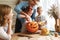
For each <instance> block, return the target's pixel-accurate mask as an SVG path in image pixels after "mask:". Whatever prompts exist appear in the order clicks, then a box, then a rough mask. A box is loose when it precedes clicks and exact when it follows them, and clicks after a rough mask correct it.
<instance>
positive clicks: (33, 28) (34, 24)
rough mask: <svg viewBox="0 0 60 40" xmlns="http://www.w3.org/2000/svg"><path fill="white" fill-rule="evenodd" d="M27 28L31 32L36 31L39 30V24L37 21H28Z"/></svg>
mask: <svg viewBox="0 0 60 40" xmlns="http://www.w3.org/2000/svg"><path fill="white" fill-rule="evenodd" d="M26 29H27V31H28V32H30V33H35V32H36V31H37V30H38V24H37V22H28V23H27V24H26Z"/></svg>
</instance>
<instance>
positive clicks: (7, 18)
mask: <svg viewBox="0 0 60 40" xmlns="http://www.w3.org/2000/svg"><path fill="white" fill-rule="evenodd" d="M12 17H13V13H12V10H11V12H10V14H8V15H5V16H4V19H5V23H8V20H12Z"/></svg>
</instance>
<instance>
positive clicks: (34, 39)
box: [11, 33, 60, 40]
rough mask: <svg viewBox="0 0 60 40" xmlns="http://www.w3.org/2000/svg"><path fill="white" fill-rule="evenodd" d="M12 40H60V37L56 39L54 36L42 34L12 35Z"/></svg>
mask: <svg viewBox="0 0 60 40" xmlns="http://www.w3.org/2000/svg"><path fill="white" fill-rule="evenodd" d="M11 40H60V36H58V37H55V36H52V35H48V36H42V35H40V34H23V33H15V34H13V35H12V39H11Z"/></svg>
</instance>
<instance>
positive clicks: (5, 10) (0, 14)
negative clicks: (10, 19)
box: [0, 4, 11, 25]
mask: <svg viewBox="0 0 60 40" xmlns="http://www.w3.org/2000/svg"><path fill="white" fill-rule="evenodd" d="M10 11H11V7H10V6H8V5H4V4H0V25H3V24H4V22H5V19H4V16H5V15H8V14H10ZM6 19H7V18H6Z"/></svg>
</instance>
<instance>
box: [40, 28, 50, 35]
mask: <svg viewBox="0 0 60 40" xmlns="http://www.w3.org/2000/svg"><path fill="white" fill-rule="evenodd" d="M49 33H50V32H49V30H48V29H47V28H42V29H41V35H48V34H49Z"/></svg>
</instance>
